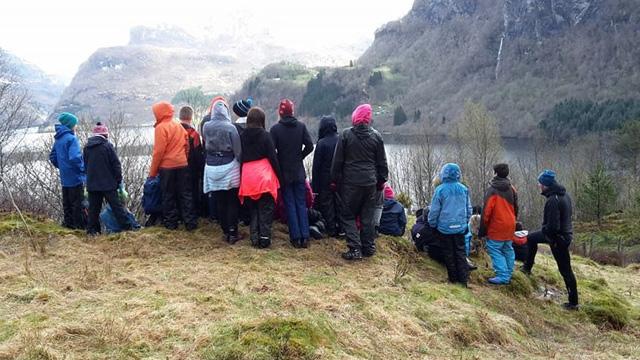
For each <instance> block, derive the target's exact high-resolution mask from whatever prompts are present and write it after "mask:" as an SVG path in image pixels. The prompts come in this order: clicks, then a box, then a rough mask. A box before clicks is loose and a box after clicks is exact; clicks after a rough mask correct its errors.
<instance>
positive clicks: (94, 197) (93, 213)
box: [87, 190, 131, 235]
mask: <svg viewBox="0 0 640 360" xmlns="http://www.w3.org/2000/svg"><path fill="white" fill-rule="evenodd" d="M103 200H106V201H107V203H108V204H109V206H111V210H112V211H113V215H114V216H115V217H116V220H117V221H118V224H120V228H122V229H123V230H131V223H130V222H129V218H128V217H127V212H126V211H125V209H124V206H123V205H122V202H121V201H120V198H118V192H117V191H116V190H111V191H89V224H88V225H87V233H88V234H91V235H93V234H99V233H100V232H101V226H100V211H102V202H103Z"/></svg>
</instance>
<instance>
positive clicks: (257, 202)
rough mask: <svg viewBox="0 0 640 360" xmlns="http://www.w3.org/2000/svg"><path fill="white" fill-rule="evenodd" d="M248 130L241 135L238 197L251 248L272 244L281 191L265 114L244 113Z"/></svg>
mask: <svg viewBox="0 0 640 360" xmlns="http://www.w3.org/2000/svg"><path fill="white" fill-rule="evenodd" d="M246 125H247V127H246V128H245V129H244V131H243V132H242V135H240V141H241V143H242V177H241V180H240V191H239V196H240V199H241V202H243V203H245V202H246V203H247V206H248V208H249V211H250V216H251V221H250V228H251V245H253V246H254V247H257V248H261V249H264V248H267V247H269V246H270V245H271V225H272V223H273V211H274V208H275V205H276V200H277V199H278V189H279V188H280V181H279V180H278V178H279V177H280V165H279V164H278V157H277V155H276V149H275V147H274V146H273V140H271V136H270V135H269V133H268V132H267V131H266V130H265V114H264V111H263V110H262V109H260V108H252V109H251V110H249V112H248V114H247V121H246Z"/></svg>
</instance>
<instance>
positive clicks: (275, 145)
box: [269, 125, 278, 149]
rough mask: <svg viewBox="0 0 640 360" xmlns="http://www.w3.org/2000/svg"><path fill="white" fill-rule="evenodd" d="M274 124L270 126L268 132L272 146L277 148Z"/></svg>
mask: <svg viewBox="0 0 640 360" xmlns="http://www.w3.org/2000/svg"><path fill="white" fill-rule="evenodd" d="M276 132H277V131H276V129H275V125H274V126H272V127H271V129H270V130H269V134H271V141H272V142H273V147H274V148H276V149H277V148H278V134H277V133H276Z"/></svg>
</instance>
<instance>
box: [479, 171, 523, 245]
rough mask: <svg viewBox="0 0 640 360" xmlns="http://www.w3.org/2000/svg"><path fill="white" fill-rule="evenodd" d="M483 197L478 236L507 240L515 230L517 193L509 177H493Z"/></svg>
mask: <svg viewBox="0 0 640 360" xmlns="http://www.w3.org/2000/svg"><path fill="white" fill-rule="evenodd" d="M489 184H490V186H489V189H487V193H486V195H485V197H484V206H483V207H482V221H481V222H480V231H479V233H478V236H479V237H484V236H487V237H488V238H489V239H491V240H496V241H509V240H511V239H512V238H513V233H514V232H515V231H516V218H517V217H518V193H517V192H516V189H515V188H514V187H513V186H512V185H511V182H510V181H509V179H506V178H500V177H497V176H496V177H494V178H493V179H492V180H491V182H490V183H489Z"/></svg>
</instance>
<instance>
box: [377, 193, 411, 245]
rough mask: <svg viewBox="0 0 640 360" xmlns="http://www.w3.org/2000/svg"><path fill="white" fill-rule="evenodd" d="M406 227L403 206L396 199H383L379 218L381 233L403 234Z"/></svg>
mask: <svg viewBox="0 0 640 360" xmlns="http://www.w3.org/2000/svg"><path fill="white" fill-rule="evenodd" d="M406 227H407V215H406V214H405V213H404V207H403V206H402V204H400V203H399V202H398V201H396V200H393V199H388V200H385V201H384V207H383V208H382V217H381V218H380V227H379V231H380V233H381V234H385V235H391V236H402V235H404V232H405V229H406Z"/></svg>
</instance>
